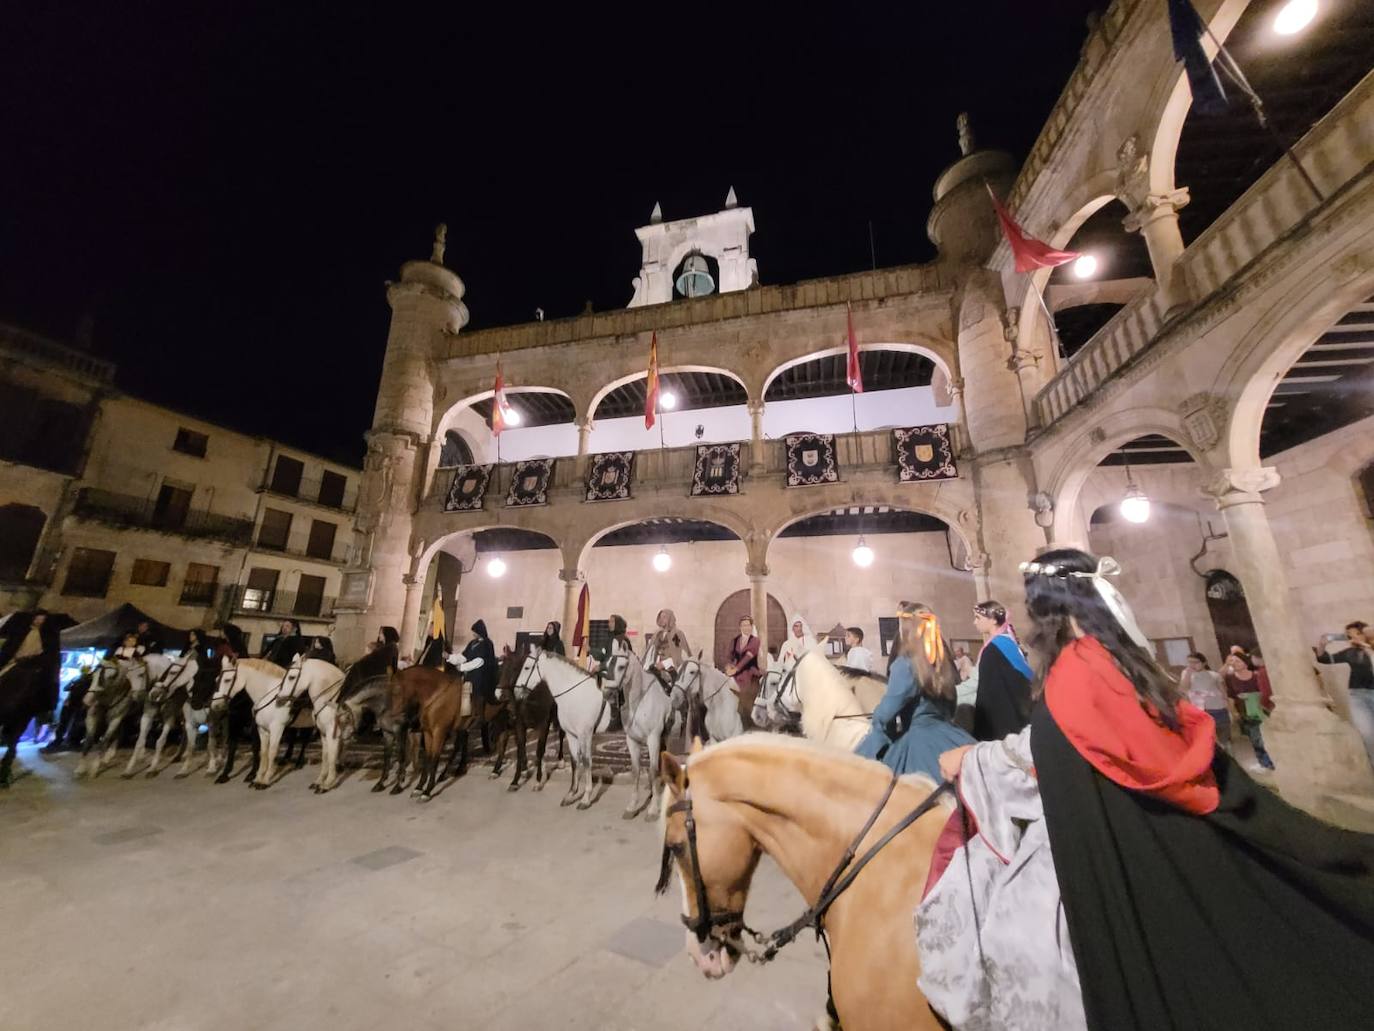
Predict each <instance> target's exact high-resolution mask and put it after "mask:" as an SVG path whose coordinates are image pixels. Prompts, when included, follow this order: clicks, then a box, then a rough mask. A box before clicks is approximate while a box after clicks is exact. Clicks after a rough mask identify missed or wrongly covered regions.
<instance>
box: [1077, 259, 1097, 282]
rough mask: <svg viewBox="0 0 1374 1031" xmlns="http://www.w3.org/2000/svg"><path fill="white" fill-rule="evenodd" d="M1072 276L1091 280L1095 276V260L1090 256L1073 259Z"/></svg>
mask: <svg viewBox="0 0 1374 1031" xmlns="http://www.w3.org/2000/svg"><path fill="white" fill-rule="evenodd" d="M1073 274H1074V275H1075V276H1077V277H1078V278H1079V279H1092V277H1093V276H1095V275H1097V259H1096V258H1095V257H1093V256H1092V255H1091V254H1080V255H1079V256H1078V257H1077V258H1075V259H1074V262H1073Z"/></svg>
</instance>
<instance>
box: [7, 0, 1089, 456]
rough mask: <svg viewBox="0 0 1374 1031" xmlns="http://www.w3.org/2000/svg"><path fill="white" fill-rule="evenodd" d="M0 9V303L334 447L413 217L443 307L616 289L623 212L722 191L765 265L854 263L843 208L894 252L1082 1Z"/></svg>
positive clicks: (806, 270)
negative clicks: (438, 227)
mask: <svg viewBox="0 0 1374 1031" xmlns="http://www.w3.org/2000/svg"><path fill="white" fill-rule="evenodd" d="M22 6H23V7H24V8H25V10H24V11H23V13H22V14H17V8H16V9H15V10H11V11H10V13H9V18H8V19H7V21H8V24H7V26H6V31H5V32H4V34H3V36H4V39H3V41H0V113H3V119H2V120H0V125H3V134H4V140H3V146H4V157H3V159H0V321H8V322H13V323H18V324H20V325H26V326H28V327H30V328H33V329H36V330H39V331H41V332H45V333H48V334H50V335H53V336H56V337H58V338H59V339H64V340H70V339H71V338H72V337H73V335H74V332H75V328H76V326H77V323H78V321H79V320H80V318H81V317H82V315H83V314H84V313H91V314H92V315H93V316H94V318H95V334H94V337H95V350H96V352H97V353H99V354H102V355H104V356H107V357H110V358H113V359H114V360H116V361H117V362H118V363H119V375H118V382H119V384H120V385H121V386H122V387H124V388H125V389H127V390H129V391H131V392H133V393H136V394H139V395H141V396H145V397H147V398H149V399H151V400H154V401H159V402H162V403H165V404H168V405H171V406H173V407H177V408H182V409H185V410H188V411H191V412H194V413H195V414H198V415H201V416H203V417H205V418H208V419H212V420H215V421H220V422H224V423H226V424H228V425H231V426H233V427H235V428H237V429H242V430H245V431H248V432H253V433H262V434H266V435H269V436H275V437H278V438H280V439H283V440H285V441H288V442H290V443H294V444H296V445H297V446H300V447H306V448H309V449H312V450H315V451H318V452H321V453H323V454H327V455H330V456H334V457H338V458H341V459H345V460H351V461H358V460H359V459H360V458H361V454H362V447H363V446H362V436H361V435H362V432H363V430H364V429H365V428H366V427H367V426H368V425H369V424H370V421H371V416H372V402H373V398H374V396H375V392H376V386H377V377H378V373H379V369H380V366H381V358H382V351H383V349H384V346H385V342H386V331H387V323H388V309H387V306H386V300H385V295H384V292H383V283H384V281H385V280H387V279H391V278H395V276H396V275H397V270H398V268H399V266H400V264H401V262H403V261H406V260H408V259H411V258H421V257H427V256H428V252H429V240H430V234H431V230H432V226H433V224H434V223H435V222H438V221H441V220H442V221H446V222H448V224H449V248H448V264H449V266H450V267H451V268H453V269H455V270H456V271H457V272H458V273H459V274H460V275H461V276H462V277H463V279H464V281H465V282H466V283H467V287H468V292H467V298H466V299H467V303H468V306H469V308H470V309H471V311H472V323H471V325H472V327H473V328H481V327H486V326H493V325H501V324H508V323H513V322H524V321H528V320H529V319H531V318H533V311H534V308H535V307H536V306H539V307H543V308H544V309H545V310H546V312H547V313H548V314H549V316H550V317H558V316H565V315H573V314H576V313H578V312H580V311H581V310H582V306H583V303H584V302H585V301H586V300H588V299H590V300H592V301H593V303H594V304H595V306H596V307H597V308H598V309H608V308H616V307H622V306H623V305H624V304H625V303H626V302H627V301H628V300H629V297H630V280H631V278H632V277H633V276H634V274H635V272H636V271H637V269H638V266H639V254H638V245H637V242H636V240H635V238H634V234H633V229H634V227H635V226H637V225H640V224H642V223H644V222H646V221H647V220H648V214H649V211H650V209H651V208H652V206H653V204H654V202H655V201H656V200H658V201H661V202H662V204H663V211H664V215H665V218H667V219H673V218H680V217H684V216H688V215H695V214H702V213H705V212H708V211H714V210H717V209H718V208H719V207H720V206H721V203H722V202H723V200H724V197H725V192H726V189H727V188H728V187H729V186H731V185H732V184H733V185H734V186H735V188H736V190H737V192H738V194H739V197H740V201H741V203H742V204H747V205H750V206H752V207H753V209H754V215H755V220H756V222H757V225H758V232H757V233H756V234H755V236H754V238H753V244H752V246H753V253H754V254H755V256H756V257H757V258H758V262H759V269H760V275H761V278H762V279H763V281H764V282H766V283H786V282H793V281H796V280H798V279H805V278H810V277H814V276H823V275H830V274H835V273H842V272H847V271H853V270H855V269H860V268H864V267H867V265H868V263H869V252H868V230H867V223H868V221H869V220H870V219H871V220H872V222H873V225H874V230H875V233H876V236H877V250H878V261H879V263H880V264H882V265H896V264H902V263H905V262H911V261H921V260H926V259H928V258H930V257H931V256H932V249H931V247H930V245H929V243H928V242H927V240H926V237H925V218H926V215H927V213H928V212H929V209H930V190H931V186H932V184H933V182H934V178H935V176H936V175H937V174H938V172H939V171H940V170H941V169H942V168H943V167H944V166H945V165H947V164H949V163H950V162H951V161H952V160H953V159H954V158H955V157H956V156H957V147H956V144H955V133H954V118H955V115H956V114H957V113H958V112H959V111H961V110H968V111H970V112H971V113H972V115H973V118H974V126H975V130H976V132H977V135H978V139H979V142H980V145H983V146H996V147H1002V148H1005V149H1008V150H1011V151H1013V152H1014V153H1015V154H1017V155H1018V157H1019V156H1022V155H1024V153H1025V151H1026V150H1027V149H1028V147H1029V146H1030V144H1031V143H1032V142H1033V141H1034V138H1035V135H1036V133H1037V132H1038V131H1039V128H1040V126H1041V124H1042V122H1043V120H1044V118H1045V116H1046V114H1047V113H1048V112H1049V110H1050V108H1051V106H1052V105H1053V103H1054V101H1055V99H1056V97H1057V96H1058V94H1059V91H1060V89H1061V88H1062V87H1063V85H1064V82H1065V81H1066V79H1067V77H1068V75H1069V73H1070V72H1071V71H1072V69H1073V67H1074V64H1075V63H1076V61H1077V57H1078V50H1079V47H1080V46H1081V44H1082V41H1083V39H1084V37H1085V34H1086V28H1085V16H1086V14H1087V13H1088V12H1089V11H1090V10H1092V9H1094V8H1095V7H1098V6H1100V4H1099V2H1098V0H1056V2H1055V3H1053V4H1027V3H1016V2H1011V0H1001V2H998V0H981V2H976V0H975V2H964V3H953V4H941V5H939V6H938V8H937V7H936V5H934V4H930V3H913V4H907V5H904V9H903V11H902V12H900V13H897V14H889V13H885V14H884V15H883V17H881V18H874V17H870V16H868V15H867V14H865V13H863V12H861V11H860V10H859V9H858V8H857V7H854V6H848V7H845V8H839V7H836V8H833V9H831V12H830V13H831V15H832V17H831V19H830V20H824V21H823V20H817V19H816V18H814V17H813V16H812V15H811V14H810V13H807V12H805V11H804V9H803V8H800V7H794V8H790V9H789V8H785V7H774V8H773V11H772V13H771V14H770V15H769V16H767V17H762V16H761V17H760V18H759V19H758V20H757V21H752V22H751V21H749V20H741V19H742V18H744V19H747V18H748V16H747V15H742V14H741V13H740V12H739V11H738V10H732V9H730V7H729V6H728V5H727V6H721V5H717V6H714V7H711V8H707V7H705V6H704V5H703V6H702V7H701V8H700V12H701V13H700V14H698V15H694V14H693V8H692V6H691V5H684V4H673V5H664V6H663V8H662V14H661V16H660V15H658V14H655V15H652V16H646V14H645V11H644V9H643V8H642V7H640V8H637V9H630V10H627V11H625V12H624V13H622V14H619V15H616V16H614V17H612V16H611V15H609V14H607V13H602V12H601V11H598V10H597V8H596V7H595V6H594V5H574V6H571V7H560V8H558V10H559V11H560V12H563V13H555V14H547V13H545V12H538V13H536V11H535V8H534V7H533V5H529V6H528V7H526V8H525V9H523V10H517V9H516V8H515V7H514V5H513V6H512V8H510V9H509V12H510V13H509V16H508V17H507V16H504V15H501V16H493V15H492V14H491V8H492V6H493V5H476V4H448V5H446V6H445V7H444V8H442V9H441V13H434V14H422V13H420V9H419V8H418V7H412V5H406V4H398V3H392V4H387V5H380V4H379V5H375V8H374V9H372V10H370V11H368V10H363V9H362V5H336V4H304V3H298V4H290V3H284V2H282V0H276V2H273V3H252V2H247V0H243V2H224V3H206V4H199V3H193V4H187V3H185V2H184V0H179V2H176V3H164V2H138V0H124V2H121V3H118V4H112V3H90V4H84V5H82V4H70V3H66V4H64V3H54V4H28V5H22ZM350 6H351V7H352V8H355V9H353V10H345V8H346V7H350ZM48 8H51V9H48ZM202 8H203V9H202ZM840 15H845V16H849V20H847V21H844V22H843V23H842V22H840V21H838V20H837V19H838V18H839V16H840ZM479 19H488V20H486V21H481V20H479ZM654 19H661V20H654Z"/></svg>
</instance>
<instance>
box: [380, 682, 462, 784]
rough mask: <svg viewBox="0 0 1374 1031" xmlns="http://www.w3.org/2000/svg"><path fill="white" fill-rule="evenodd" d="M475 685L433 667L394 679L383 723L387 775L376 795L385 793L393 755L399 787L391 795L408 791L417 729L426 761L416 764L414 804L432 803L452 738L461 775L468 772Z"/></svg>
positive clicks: (388, 689)
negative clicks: (412, 734)
mask: <svg viewBox="0 0 1374 1031" xmlns="http://www.w3.org/2000/svg"><path fill="white" fill-rule="evenodd" d="M473 703H474V699H473V697H472V685H471V684H467V683H465V682H464V681H463V679H462V678H461V677H458V676H455V675H454V674H452V673H449V672H446V671H445V670H442V669H435V668H433V667H431V666H411V667H409V668H407V669H403V670H400V671H399V672H397V673H395V674H393V675H392V677H391V680H390V683H389V684H388V686H387V706H386V710H385V711H384V712H383V713H382V717H381V719H380V720H379V721H378V723H379V725H380V726H381V728H382V733H383V734H384V735H385V737H384V744H383V746H382V775H381V777H379V778H378V780H377V783H376V784H374V785H372V790H373V791H381V790H382V789H384V788H385V787H386V777H387V772H388V771H389V770H390V768H391V755H392V752H393V751H394V752H395V753H396V783H395V785H394V786H393V787H392V789H391V793H392V794H393V795H399V794H400V793H401V792H402V791H403V790H404V789H405V780H406V774H405V769H406V738H407V737H408V735H409V731H410V729H411V727H412V726H416V727H418V728H419V730H420V733H421V735H422V747H423V755H422V757H420V758H417V761H416V764H415V765H416V767H417V768H418V770H419V778H418V779H417V780H416V782H415V790H414V791H413V792H412V794H411V797H412V798H418V799H420V800H422V801H428V800H429V799H430V797H431V795H432V793H433V791H434V783H435V781H436V780H437V779H438V775H439V767H440V762H439V760H440V753H441V752H442V751H443V749H444V743H445V742H446V741H448V739H449V737H450V736H453V735H455V734H456V735H457V736H456V740H455V742H454V746H453V747H454V759H455V761H459V759H460V757H461V761H460V762H459V772H460V773H461V772H462V771H463V770H464V769H466V767H467V732H468V729H469V727H470V726H471V725H472V723H473V722H474V720H473V713H474V710H475V708H476V707H475V705H474V704H473Z"/></svg>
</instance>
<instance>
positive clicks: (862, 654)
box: [844, 644, 873, 673]
mask: <svg viewBox="0 0 1374 1031" xmlns="http://www.w3.org/2000/svg"><path fill="white" fill-rule="evenodd" d="M844 664H845V665H846V666H848V667H849V668H850V669H861V670H863V671H864V672H865V673H872V672H873V653H872V652H871V651H869V650H868V649H867V648H865V647H864V646H863V645H861V644H856V645H855V646H854V647H853V648H850V649H849V651H848V652H847V653H846V654H845V657H844Z"/></svg>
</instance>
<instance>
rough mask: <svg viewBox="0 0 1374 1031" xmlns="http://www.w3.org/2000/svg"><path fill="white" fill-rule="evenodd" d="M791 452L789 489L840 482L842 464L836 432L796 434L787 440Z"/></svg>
mask: <svg viewBox="0 0 1374 1031" xmlns="http://www.w3.org/2000/svg"><path fill="white" fill-rule="evenodd" d="M783 443H784V444H785V446H786V450H787V486H789V487H813V486H815V485H816V484H818V483H837V482H839V479H840V461H839V458H837V457H836V455H835V435H834V434H833V433H795V434H792V435H790V436H787V437H784V438H783Z"/></svg>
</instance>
